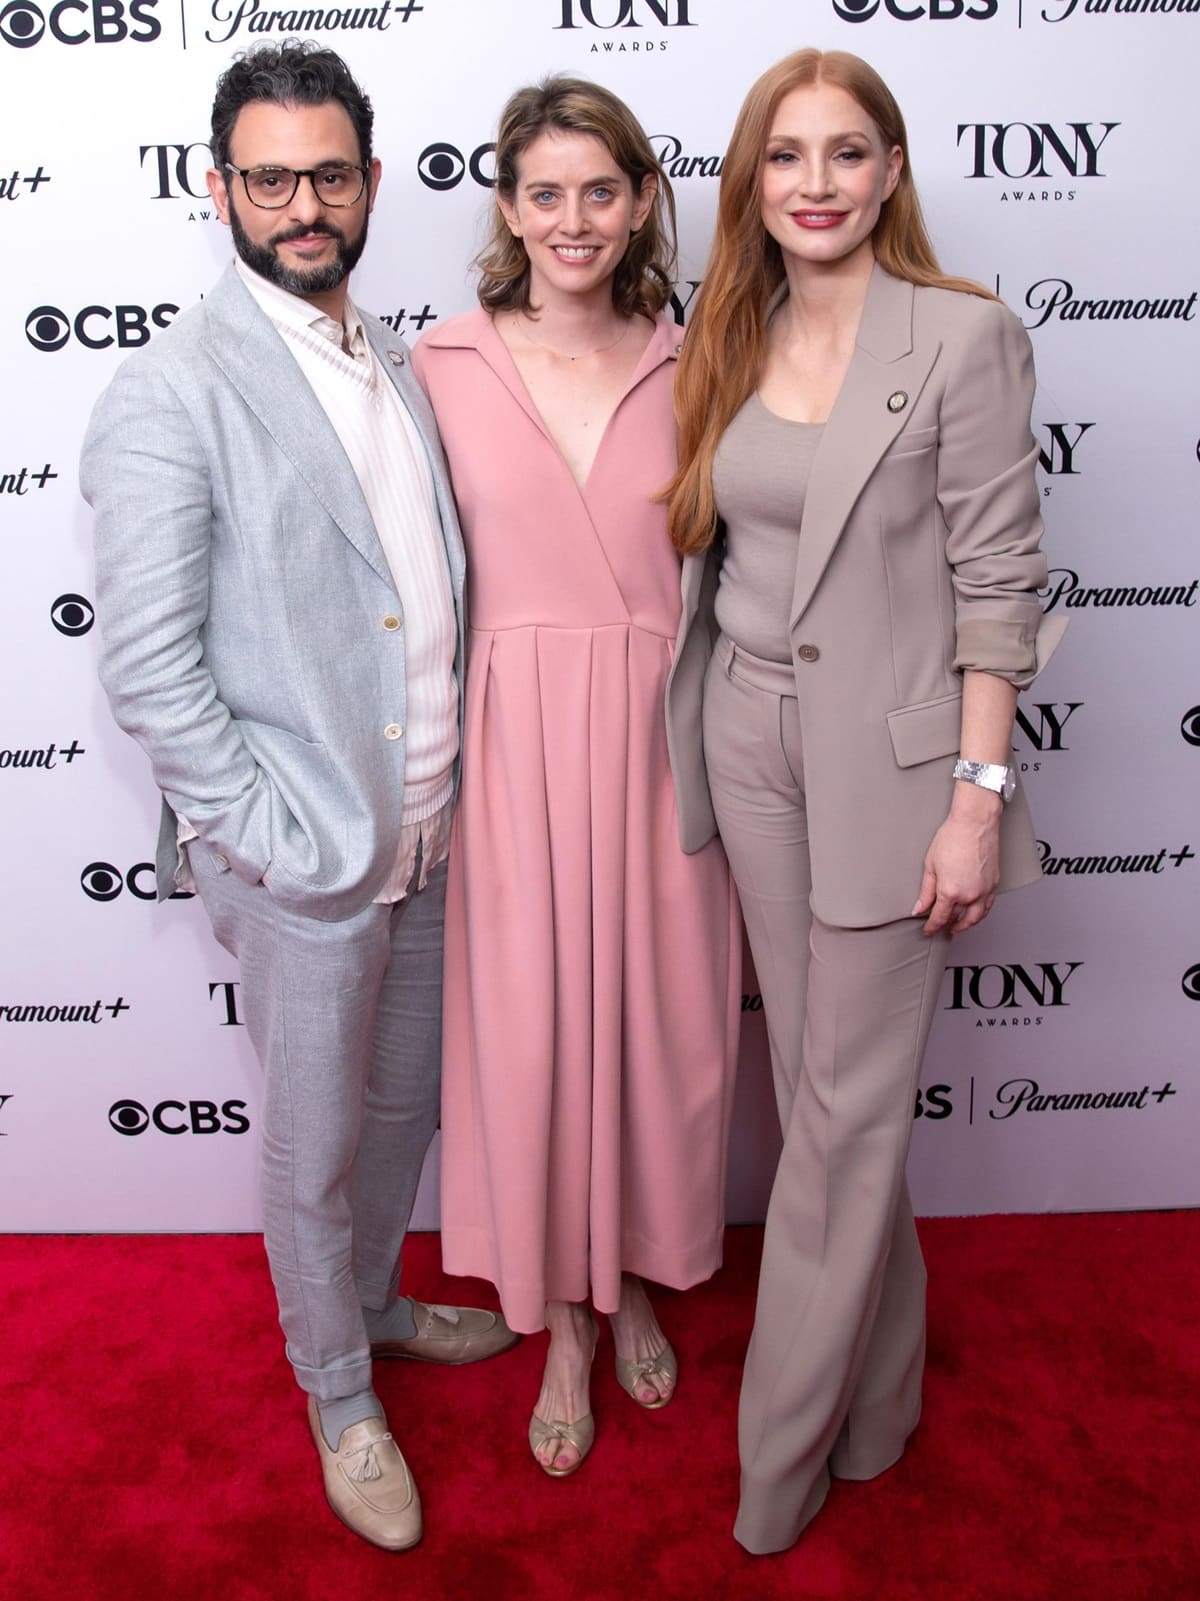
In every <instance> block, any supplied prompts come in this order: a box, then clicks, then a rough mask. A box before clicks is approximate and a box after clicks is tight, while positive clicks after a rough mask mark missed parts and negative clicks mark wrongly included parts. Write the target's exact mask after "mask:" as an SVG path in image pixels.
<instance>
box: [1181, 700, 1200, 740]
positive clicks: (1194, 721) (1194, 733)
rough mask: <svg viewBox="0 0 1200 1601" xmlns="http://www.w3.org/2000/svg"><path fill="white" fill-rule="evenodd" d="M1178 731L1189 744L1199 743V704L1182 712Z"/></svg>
mask: <svg viewBox="0 0 1200 1601" xmlns="http://www.w3.org/2000/svg"><path fill="white" fill-rule="evenodd" d="M1179 732H1180V733H1181V734H1182V735H1183V737H1184V739H1186V740H1187V742H1188V744H1189V745H1200V706H1193V707H1192V709H1191V711H1190V712H1184V714H1183V721H1182V722H1181V723H1180V725H1179Z"/></svg>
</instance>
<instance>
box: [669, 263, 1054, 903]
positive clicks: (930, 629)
mask: <svg viewBox="0 0 1200 1601" xmlns="http://www.w3.org/2000/svg"><path fill="white" fill-rule="evenodd" d="M1033 390H1034V375H1033V358H1032V352H1031V350H1030V345H1029V338H1028V335H1027V334H1026V332H1025V330H1024V328H1023V327H1022V326H1021V324H1020V322H1019V321H1018V320H1017V318H1016V317H1015V316H1013V314H1012V312H1010V311H1009V310H1008V309H1007V307H1005V306H1002V305H1000V304H999V303H998V302H996V301H990V300H983V299H981V298H980V297H979V296H977V295H968V294H960V293H956V292H954V291H952V290H944V289H922V288H916V287H915V286H914V285H912V284H909V283H904V282H902V281H901V280H899V279H897V278H893V277H891V276H890V275H889V274H888V273H885V272H884V271H883V270H882V269H881V268H880V267H878V266H876V268H875V270H874V273H873V275H872V278H871V283H870V287H869V289H868V292H867V299H866V304H865V305H864V308H863V314H862V321H861V324H860V326H859V331H858V340H857V344H856V347H855V352H854V356H853V358H852V360H851V362H850V366H849V369H848V370H847V373H846V378H845V381H844V382H843V384H842V388H841V392H840V394H839V395H838V399H837V403H836V405H835V406H834V408H833V411H832V413H831V415H830V417H829V421H828V422H827V423H826V425H825V429H824V432H823V434H822V437H821V442H820V445H819V447H818V449H817V453H816V457H815V460H814V462H813V468H812V476H811V479H810V482H809V486H808V492H807V496H806V498H805V502H804V512H803V516H802V517H801V520H800V534H799V540H798V545H797V560H796V579H795V587H794V590H793V594H792V606H791V626H790V633H791V647H792V665H793V668H794V672H795V681H796V695H797V698H798V700H799V709H800V726H801V731H802V737H803V741H804V773H805V800H806V804H807V810H808V825H809V842H810V849H811V854H812V877H813V895H812V905H813V910H814V912H815V913H816V915H817V916H818V917H820V918H821V919H822V920H823V921H824V922H828V923H832V924H835V925H837V926H841V927H847V928H857V927H867V926H870V925H873V924H877V923H884V922H891V921H894V920H895V919H897V918H901V917H907V916H908V915H909V914H910V912H911V910H912V905H913V902H914V901H915V900H916V898H917V894H918V891H919V889H920V884H921V868H922V863H923V861H924V858H925V852H926V851H927V850H928V848H929V843H930V841H931V839H932V838H933V835H934V833H935V832H936V830H937V828H938V826H939V825H940V823H941V822H942V820H943V819H944V817H945V815H946V812H947V810H948V808H949V805H950V800H951V794H952V790H953V783H954V781H953V779H952V777H951V771H952V768H953V765H954V763H953V757H954V756H955V754H956V753H957V751H958V748H959V733H960V724H961V716H962V672H963V670H964V669H966V668H977V669H980V670H982V671H984V672H991V673H996V674H998V675H999V676H1000V677H1003V678H1006V679H1008V680H1010V681H1011V682H1013V683H1015V684H1017V685H1018V686H1019V687H1024V686H1025V685H1026V684H1028V683H1030V682H1031V681H1032V679H1033V677H1034V676H1035V674H1036V673H1037V671H1038V670H1039V669H1040V668H1041V666H1042V665H1043V664H1044V662H1045V661H1046V660H1047V659H1048V657H1049V655H1050V652H1051V651H1052V650H1053V648H1054V646H1055V645H1056V644H1057V643H1058V640H1059V639H1060V638H1061V636H1062V632H1063V629H1064V628H1065V626H1066V621H1065V619H1060V618H1046V617H1044V616H1043V614H1042V610H1041V606H1040V604H1039V601H1038V598H1037V596H1036V594H1035V593H1034V591H1035V590H1037V589H1039V588H1041V587H1044V585H1045V584H1046V582H1047V573H1046V563H1045V560H1044V558H1043V556H1042V554H1041V551H1040V549H1039V541H1040V538H1041V533H1042V521H1041V516H1040V514H1039V510H1038V502H1039V496H1038V490H1037V484H1036V482H1035V478H1034V463H1035V462H1036V460H1037V446H1036V445H1035V443H1034V441H1033V437H1032V435H1031V433H1030V410H1031V407H1032V403H1033ZM719 568H720V548H719V544H718V545H716V546H714V547H713V549H712V550H710V551H707V552H705V553H703V554H700V555H696V556H689V557H688V558H687V559H686V560H685V562H684V568H683V615H682V618H681V620H680V625H679V634H678V638H677V640H676V644H675V658H674V662H673V664H672V668H671V675H670V678H669V680H668V684H667V739H668V744H669V748H670V753H671V765H672V770H673V772H674V776H675V786H676V793H677V798H678V805H679V831H680V839H681V843H682V845H683V848H684V850H685V851H696V850H699V849H700V847H701V846H702V845H704V844H705V842H706V841H707V840H709V839H711V838H712V836H713V834H714V833H715V832H716V822H715V819H714V817H713V810H712V802H711V799H710V796H709V791H708V780H707V776H706V773H705V768H704V751H703V745H702V741H701V728H700V708H701V698H702V690H703V682H704V674H705V671H706V669H707V667H708V662H709V658H710V656H711V653H712V645H713V641H714V638H715V635H716V624H715V620H714V613H713V601H714V597H715V595H716V589H717V578H718V573H719ZM1000 843H1001V876H1000V888H1001V889H1002V890H1005V889H1013V888H1015V887H1016V886H1017V885H1019V884H1026V883H1030V882H1032V881H1033V880H1034V879H1036V878H1038V877H1039V875H1040V869H1039V866H1038V857H1037V852H1036V849H1035V846H1034V837H1033V828H1032V825H1031V823H1030V819H1029V812H1028V808H1027V806H1026V803H1025V798H1024V795H1023V794H1022V792H1021V789H1020V786H1019V785H1018V789H1017V793H1016V795H1015V796H1014V798H1013V800H1012V801H1011V802H1010V803H1009V804H1008V806H1007V807H1006V808H1005V811H1004V817H1003V821H1002V824H1001V836H1000Z"/></svg>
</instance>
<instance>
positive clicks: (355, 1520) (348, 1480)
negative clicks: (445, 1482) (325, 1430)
mask: <svg viewBox="0 0 1200 1601" xmlns="http://www.w3.org/2000/svg"><path fill="white" fill-rule="evenodd" d="M308 1426H309V1428H310V1429H311V1430H312V1437H313V1443H314V1445H315V1446H316V1448H317V1455H318V1456H319V1457H320V1459H321V1474H322V1476H323V1478H324V1480H325V1499H326V1500H327V1501H328V1502H329V1505H330V1507H331V1509H332V1511H333V1513H334V1515H335V1516H336V1517H338V1518H340V1519H341V1520H342V1522H343V1523H344V1524H345V1525H346V1527H347V1528H348V1529H352V1530H353V1531H354V1533H355V1534H358V1535H361V1536H362V1538H363V1539H364V1540H369V1541H370V1543H371V1544H372V1545H377V1546H379V1547H380V1548H381V1549H382V1550H384V1551H407V1550H408V1549H409V1548H410V1547H411V1546H414V1545H416V1543H417V1541H418V1540H419V1539H420V1538H421V1533H422V1527H423V1526H422V1523H421V1497H420V1496H419V1495H418V1494H417V1487H416V1485H415V1484H414V1483H413V1477H412V1474H411V1473H410V1472H409V1471H408V1464H407V1463H406V1462H405V1460H404V1458H403V1457H402V1456H401V1454H400V1447H399V1446H398V1445H397V1444H396V1442H395V1440H393V1439H392V1437H391V1435H390V1434H389V1433H388V1427H387V1424H386V1423H385V1422H384V1420H383V1419H382V1418H366V1419H365V1420H364V1421H363V1422H362V1423H352V1424H351V1425H350V1427H349V1428H348V1429H343V1430H342V1435H341V1438H340V1439H339V1441H338V1448H337V1450H336V1451H331V1450H330V1449H329V1446H328V1445H327V1444H326V1443H325V1436H324V1435H323V1434H322V1433H321V1418H320V1414H319V1413H318V1411H317V1403H316V1401H315V1400H314V1398H313V1397H312V1396H309V1398H308Z"/></svg>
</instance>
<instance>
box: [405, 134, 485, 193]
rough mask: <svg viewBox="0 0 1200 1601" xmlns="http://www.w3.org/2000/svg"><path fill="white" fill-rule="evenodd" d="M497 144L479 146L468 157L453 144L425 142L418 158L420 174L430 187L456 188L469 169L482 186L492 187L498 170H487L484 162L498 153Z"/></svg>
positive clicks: (424, 182)
mask: <svg viewBox="0 0 1200 1601" xmlns="http://www.w3.org/2000/svg"><path fill="white" fill-rule="evenodd" d="M495 149H496V147H495V145H494V144H491V145H480V146H479V148H478V149H477V150H473V151H472V152H471V154H470V156H469V157H466V156H464V155H463V153H462V151H461V150H458V149H456V148H455V146H454V145H447V144H433V145H426V146H425V148H424V150H422V152H421V154H420V155H419V156H418V157H417V175H418V177H419V178H420V180H421V182H422V183H423V184H424V185H425V187H426V188H427V189H439V190H446V189H456V188H457V187H458V185H459V184H460V183H461V182H462V181H463V178H464V176H465V175H466V174H467V173H468V172H469V173H470V174H471V177H472V178H474V180H475V182H476V183H477V184H479V185H480V187H481V188H483V189H491V188H492V187H493V186H494V185H495V182H496V170H495V165H494V163H493V165H492V170H491V171H490V172H485V171H484V170H483V163H484V162H485V161H486V160H487V158H488V157H489V156H490V155H493V154H494V153H495Z"/></svg>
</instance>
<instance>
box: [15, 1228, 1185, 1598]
mask: <svg viewBox="0 0 1200 1601" xmlns="http://www.w3.org/2000/svg"><path fill="white" fill-rule="evenodd" d="M921 1234H922V1238H923V1241H924V1244H925V1250H926V1255H927V1258H928V1261H929V1269H930V1308H929V1310H930V1340H929V1368H928V1374H927V1381H926V1389H925V1417H924V1420H923V1422H922V1424H921V1427H920V1429H919V1430H918V1431H917V1434H916V1436H915V1438H914V1440H913V1442H912V1445H911V1446H910V1448H909V1451H908V1453H907V1455H906V1456H905V1458H904V1459H903V1460H902V1462H901V1463H900V1464H899V1465H898V1466H897V1467H895V1468H893V1469H892V1470H891V1472H889V1473H887V1474H885V1475H884V1476H883V1477H882V1478H881V1479H878V1480H876V1481H875V1482H874V1483H872V1484H866V1485H855V1484H840V1485H839V1484H835V1486H834V1489H833V1491H832V1493H831V1495H830V1498H829V1501H828V1502H827V1504H826V1507H825V1510H824V1511H823V1512H822V1514H821V1516H820V1517H819V1518H818V1520H817V1522H816V1523H815V1524H814V1525H813V1526H812V1528H811V1529H810V1530H809V1532H808V1533H807V1534H806V1535H805V1536H804V1538H803V1539H802V1540H801V1542H800V1544H799V1545H798V1546H797V1547H796V1548H795V1549H794V1550H793V1551H791V1552H789V1553H787V1554H786V1555H783V1556H777V1557H765V1558H763V1557H759V1558H751V1557H748V1556H746V1555H745V1554H744V1553H743V1552H742V1551H741V1550H740V1548H738V1547H737V1546H736V1545H735V1544H734V1543H733V1540H732V1539H731V1537H730V1533H729V1529H730V1524H731V1522H732V1518H733V1511H734V1501H735V1493H736V1484H737V1472H736V1467H737V1464H736V1453H735V1447H734V1416H735V1409H736V1400H737V1381H738V1375H739V1369H740V1363H741V1358H742V1353H743V1350H744V1347H745V1342H746V1338H747V1335H748V1332H749V1326H750V1318H751V1311H752V1304H753V1285H754V1275H755V1268H756V1262H757V1254H758V1248H759V1242H760V1237H761V1236H760V1233H759V1231H758V1230H754V1229H734V1230H731V1231H730V1233H729V1235H728V1240H727V1251H726V1255H727V1262H728V1265H727V1266H726V1267H725V1269H724V1270H723V1271H722V1273H721V1274H720V1275H719V1276H718V1277H717V1279H716V1280H714V1281H713V1283H711V1284H709V1285H706V1286H703V1287H702V1288H701V1289H699V1290H696V1291H693V1292H692V1293H691V1294H689V1295H688V1296H686V1297H684V1296H677V1295H670V1294H666V1293H664V1294H662V1295H661V1296H660V1297H659V1298H658V1305H659V1309H660V1315H661V1318H662V1322H663V1324H664V1327H665V1328H666V1329H667V1330H668V1332H669V1334H670V1336H671V1338H672V1340H673V1342H674V1344H675V1346H676V1349H677V1350H678V1353H679V1358H680V1394H679V1398H678V1400H677V1401H676V1402H675V1403H673V1404H672V1405H671V1406H670V1407H668V1408H666V1409H665V1410H664V1411H662V1412H659V1413H655V1414H643V1413H640V1412H638V1411H637V1409H636V1408H635V1407H634V1405H633V1403H632V1402H631V1401H630V1400H628V1398H627V1397H626V1396H624V1395H623V1394H622V1393H621V1391H620V1390H619V1389H618V1388H617V1384H616V1380H615V1378H614V1377H613V1373H612V1346H611V1342H610V1340H609V1339H608V1337H607V1335H604V1336H602V1338H601V1343H600V1348H599V1351H598V1353H597V1369H596V1371H597V1379H596V1382H595V1384H594V1386H593V1402H594V1409H595V1412H596V1415H597V1441H596V1447H595V1449H594V1451H593V1453H592V1455H591V1457H590V1458H589V1460H588V1462H587V1463H586V1465H585V1467H584V1468H583V1470H582V1471H581V1472H580V1473H579V1474H578V1475H576V1476H575V1477H574V1478H571V1479H569V1480H566V1481H564V1482H561V1483H555V1482H552V1481H551V1480H549V1479H547V1478H545V1477H544V1476H543V1475H542V1474H541V1473H540V1472H539V1471H538V1470H537V1469H536V1468H535V1467H534V1466H533V1464H532V1462H531V1460H530V1459H529V1457H528V1455H527V1450H526V1446H525V1427H526V1423H527V1420H528V1413H529V1409H530V1406H531V1404H532V1401H533V1398H534V1396H535V1394H536V1391H537V1382H538V1378H539V1375H540V1369H541V1360H542V1339H541V1338H537V1339H531V1340H526V1341H523V1342H522V1344H521V1345H520V1346H518V1347H517V1349H516V1350H514V1351H512V1352H509V1353H507V1354H506V1355H505V1356H502V1357H499V1358H497V1359H496V1360H495V1361H493V1362H490V1363H485V1364H483V1365H482V1366H480V1367H475V1368H465V1369H458V1370H449V1371H446V1370H438V1369H434V1368H430V1367H425V1366H419V1365H417V1364H415V1363H393V1364H390V1365H381V1366H380V1367H378V1368H377V1370H376V1371H377V1375H378V1377H377V1388H378V1390H379V1393H380V1395H381V1396H382V1398H383V1400H384V1402H385V1404H386V1405H387V1407H388V1409H389V1415H390V1419H391V1422H392V1426H393V1428H394V1429H395V1431H396V1433H397V1435H398V1436H399V1437H400V1439H401V1440H402V1443H403V1446H404V1449H405V1452H406V1455H407V1457H408V1460H409V1463H410V1465H411V1466H412V1468H413V1470H414V1472H415V1474H416V1476H417V1480H418V1482H419V1484H420V1487H421V1494H422V1498H423V1500H424V1503H425V1515H426V1529H427V1532H426V1536H425V1540H424V1542H423V1543H422V1545H421V1546H420V1547H419V1548H418V1549H417V1550H416V1551H413V1552H410V1553H408V1554H406V1555H402V1556H389V1555H386V1554H384V1553H382V1552H377V1551H374V1550H372V1549H371V1548H370V1547H368V1546H366V1545H364V1544H362V1543H361V1542H359V1541H358V1540H356V1539H355V1538H354V1537H353V1536H352V1535H350V1534H348V1533H347V1532H346V1531H345V1530H343V1529H342V1527H341V1525H340V1524H338V1523H337V1522H336V1521H335V1520H334V1518H333V1517H332V1515H331V1514H330V1513H329V1512H328V1511H327V1509H326V1507H325V1504H324V1500H323V1498H322V1495H321V1490H320V1484H319V1476H318V1472H317V1466H316V1457H315V1453H314V1452H313V1449H312V1446H311V1444H310V1443H309V1440H308V1438H307V1435H306V1432H305V1428H304V1422H303V1411H302V1405H301V1401H300V1397H299V1393H298V1391H296V1390H295V1389H294V1388H293V1385H292V1382H291V1379H290V1377H289V1374H288V1371H287V1368H286V1366H285V1364H284V1361H283V1357H282V1350H281V1342H280V1339H279V1335H278V1330H277V1329H276V1328H275V1326H274V1320H273V1317H272V1314H271V1307H272V1301H271V1295H270V1285H269V1281H268V1278H267V1272H266V1266H265V1263H264V1261H263V1257H262V1247H261V1243H260V1241H259V1240H258V1239H257V1238H247V1237H235V1238H211V1237H203V1238H197V1237H187V1236H172V1237H152V1236H143V1237H124V1238H117V1239H112V1238H100V1237H97V1238H87V1237H84V1238H67V1239H60V1238H46V1237H40V1238H12V1237H10V1238H7V1239H4V1238H0V1271H2V1272H3V1278H4V1283H5V1286H6V1290H7V1296H6V1300H7V1307H6V1316H5V1320H4V1330H3V1338H4V1348H5V1349H4V1356H5V1360H4V1370H3V1371H4V1423H5V1429H4V1438H5V1442H6V1450H5V1452H4V1457H3V1468H2V1469H0V1595H3V1596H4V1597H6V1598H12V1601H16V1598H20V1601H42V1598H50V1597H55V1598H64V1601H66V1598H70V1601H142V1598H143V1597H154V1598H155V1601H227V1598H229V1601H243V1598H245V1601H258V1598H263V1601H268V1598H270V1601H275V1598H287V1601H309V1598H312V1601H317V1598H322V1601H325V1598H337V1601H341V1598H343V1597H345V1598H349V1601H374V1598H376V1597H390V1596H393V1595H394V1596H396V1597H397V1598H398V1601H426V1598H434V1597H438V1598H446V1601H460V1598H461V1601H466V1598H471V1601H474V1598H475V1597H479V1598H481V1601H484V1598H486V1601H509V1598H510V1597H511V1598H514V1601H515V1598H518V1597H519V1598H526V1597H531V1596H535V1597H541V1596H547V1597H558V1598H569V1597H588V1598H589V1601H590V1598H605V1597H610V1596H611V1597H614V1598H616V1597H620V1598H621V1601H642V1598H645V1601H674V1598H680V1601H682V1598H685V1597H686V1598H688V1601H707V1598H708V1597H726V1596H732V1597H743V1596H745V1597H753V1598H755V1601H759V1598H762V1601H773V1598H775V1597H785V1596H786V1597H789V1598H793V1597H820V1598H822V1601H940V1598H946V1601H1025V1598H1027V1597H1028V1598H1035V1597H1036V1598H1045V1601H1197V1598H1200V1483H1198V1481H1200V1461H1198V1457H1200V1449H1198V1448H1200V1213H1197V1212H1191V1213H1186V1212H1185V1213H1134V1214H1122V1215H1117V1216H1089V1217H1039V1218H985V1219H974V1220H954V1221H949V1220H943V1221H936V1222H927V1223H924V1224H923V1225H922V1226H921ZM437 1249H438V1242H437V1237H436V1236H435V1235H418V1236H416V1237H414V1238H413V1239H412V1240H411V1242H410V1249H409V1255H408V1272H409V1280H408V1282H409V1284H410V1285H411V1286H412V1287H413V1288H414V1289H419V1290H420V1292H421V1293H422V1294H423V1295H425V1296H426V1297H428V1298H429V1299H441V1300H452V1299H455V1298H459V1299H469V1298H471V1293H470V1292H474V1294H475V1295H476V1296H477V1298H478V1299H480V1300H485V1301H488V1304H494V1302H492V1301H490V1300H489V1297H490V1291H489V1290H488V1289H486V1288H485V1287H481V1286H480V1287H477V1286H474V1285H472V1284H471V1283H469V1282H467V1281H463V1280H448V1279H444V1278H443V1277H442V1275H441V1274H440V1272H439V1271H438V1270H437V1260H438V1256H437ZM464 1285H465V1288H464Z"/></svg>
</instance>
